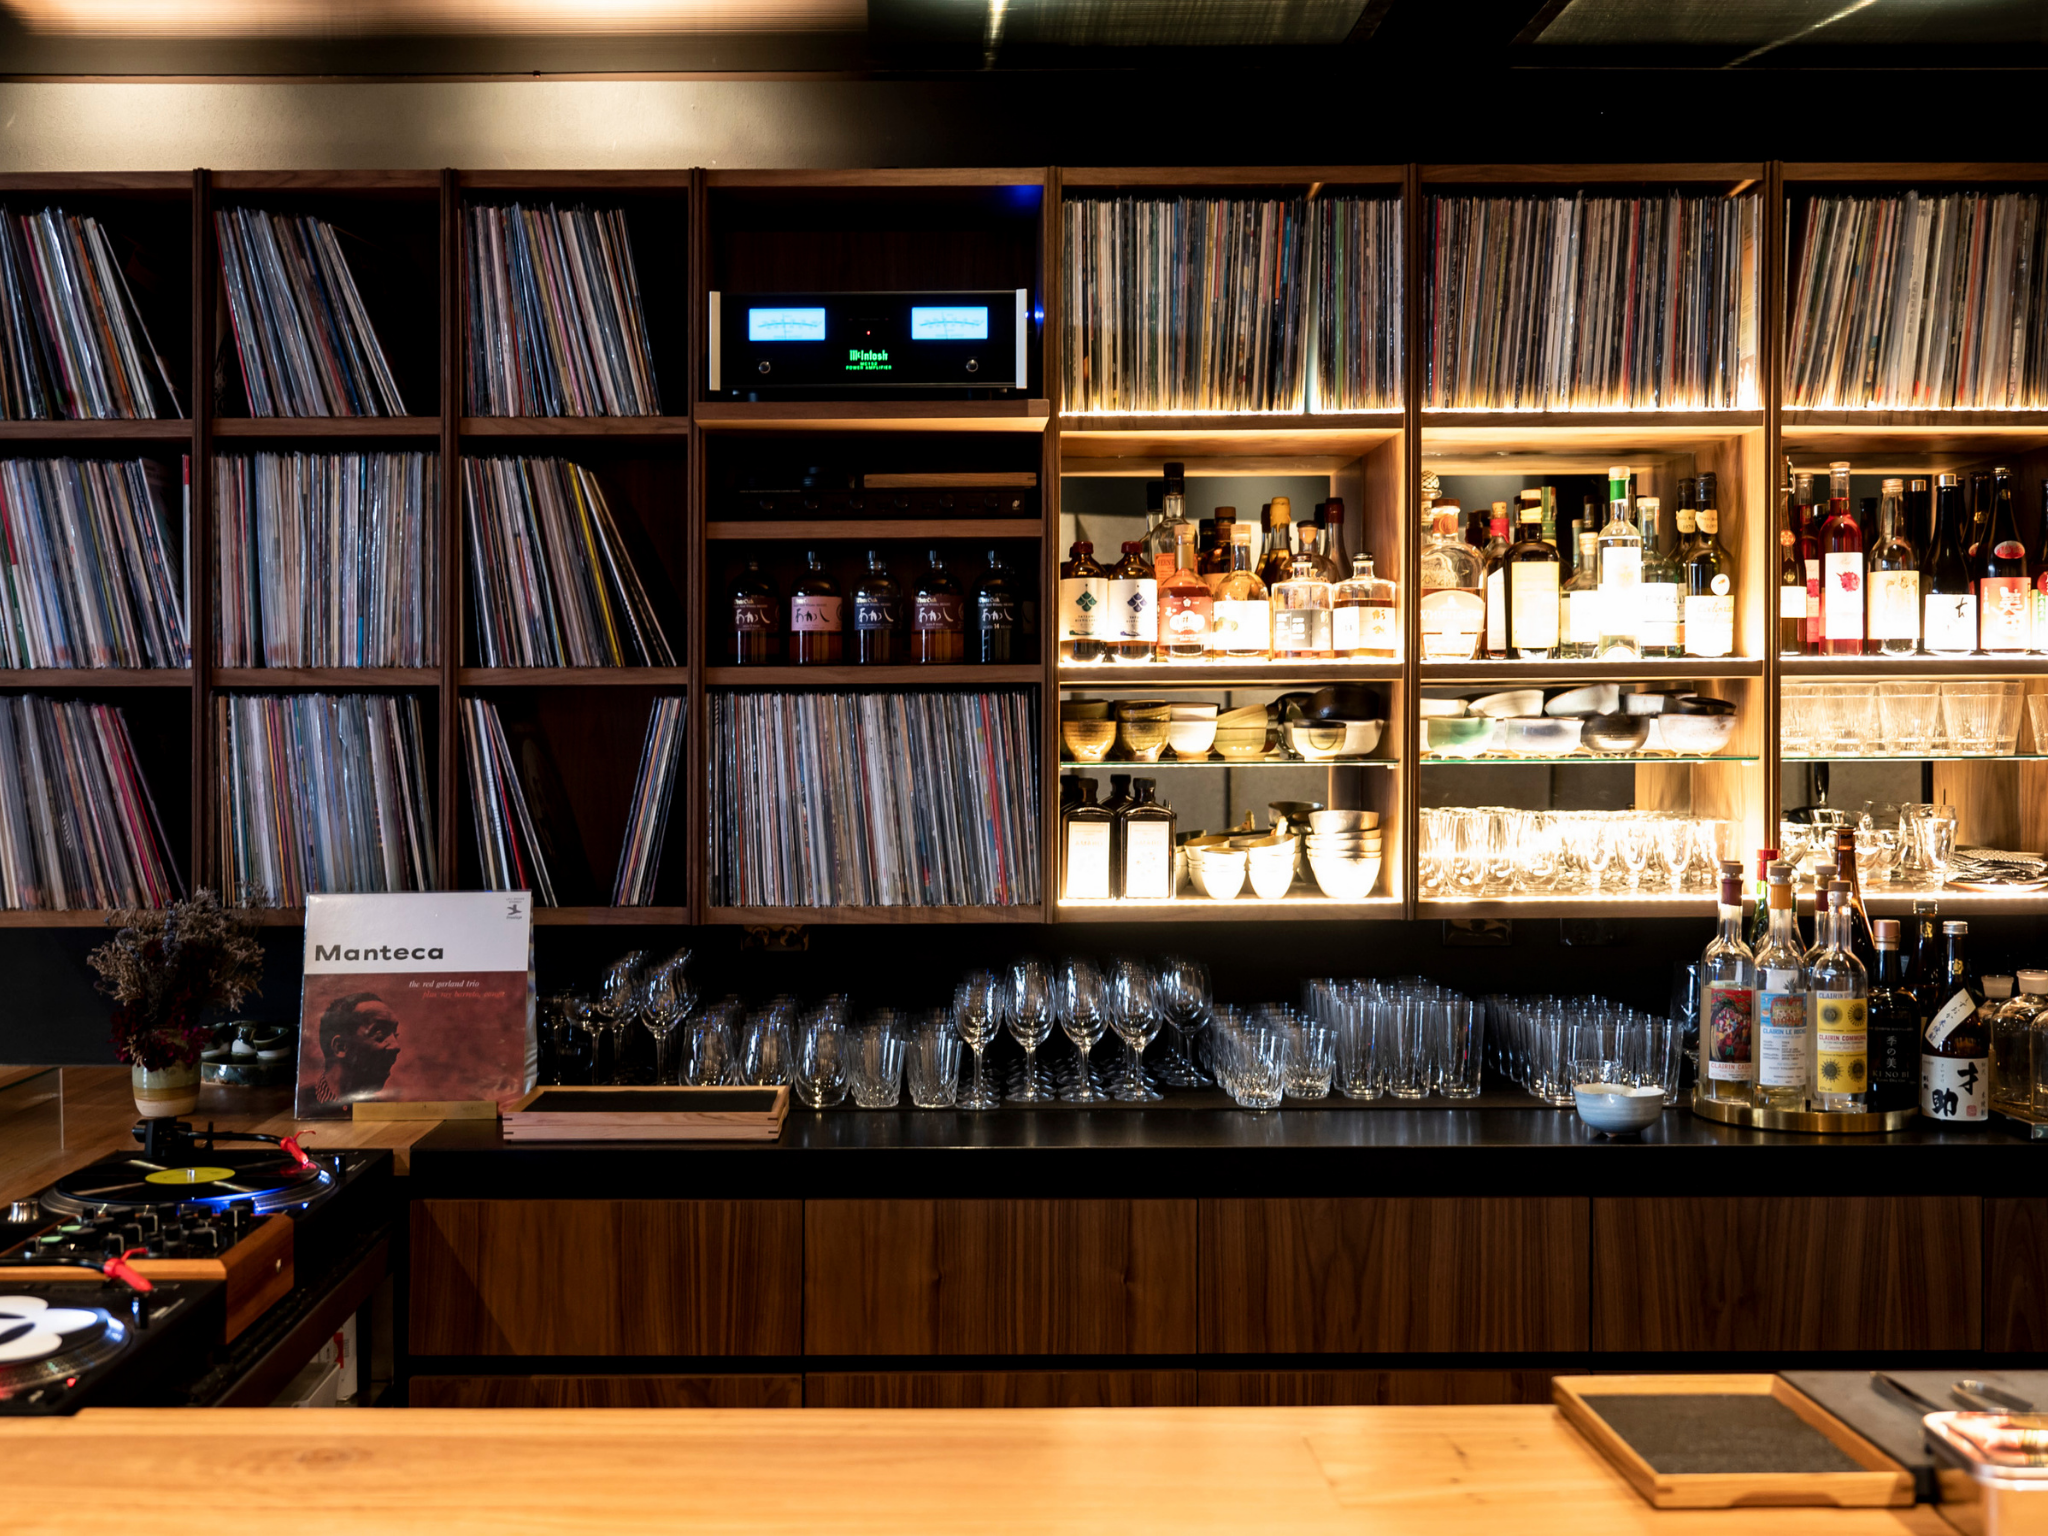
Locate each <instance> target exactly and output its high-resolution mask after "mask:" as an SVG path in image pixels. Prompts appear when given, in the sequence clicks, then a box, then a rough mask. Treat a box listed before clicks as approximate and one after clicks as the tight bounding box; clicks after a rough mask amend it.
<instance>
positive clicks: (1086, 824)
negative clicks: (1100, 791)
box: [1060, 779, 1116, 901]
mask: <svg viewBox="0 0 2048 1536" xmlns="http://www.w3.org/2000/svg"><path fill="white" fill-rule="evenodd" d="M1075 787H1076V788H1077V789H1078V790H1079V791H1080V794H1081V798H1080V800H1079V801H1078V802H1076V803H1075V804H1073V805H1070V806H1068V807H1067V808H1066V810H1064V811H1062V812H1061V813H1060V853H1061V857H1060V896H1061V898H1062V899H1063V900H1073V901H1107V900H1108V899H1109V838H1110V832H1111V830H1112V829H1113V828H1114V826H1115V823H1116V818H1115V817H1114V816H1112V815H1111V814H1110V813H1109V812H1108V811H1107V810H1105V809H1103V808H1102V807H1101V806H1099V805H1097V804H1096V803H1095V781H1094V780H1093V779H1077V780H1076V781H1075Z"/></svg>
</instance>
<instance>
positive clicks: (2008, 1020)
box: [1991, 971, 2048, 1115]
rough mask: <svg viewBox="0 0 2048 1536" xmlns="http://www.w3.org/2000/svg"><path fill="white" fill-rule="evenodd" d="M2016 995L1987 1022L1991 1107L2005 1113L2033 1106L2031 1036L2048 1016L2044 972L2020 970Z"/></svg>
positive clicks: (2047, 977) (2027, 1112)
mask: <svg viewBox="0 0 2048 1536" xmlns="http://www.w3.org/2000/svg"><path fill="white" fill-rule="evenodd" d="M2018 981H2019V986H2020V990H2019V996H2017V997H2015V998H2013V999H2012V1000H2011V1001H2010V1002H2008V1003H2006V1004H2005V1005H2004V1006H2003V1007H2001V1008H2000V1009H1999V1010H1998V1013H1997V1015H1996V1016H1995V1017H1994V1018H1993V1019H1992V1021H1991V1107H1992V1108H1993V1109H2002V1110H2004V1111H2005V1112H2006V1113H2007V1114H2015V1115H2030V1114H2032V1113H2033V1109H2034V1038H2035V1036H2036V1035H2037V1034H2038V1033H2039V1032H2040V1031H2041V1021H2042V1018H2043V1017H2044V1016H2048V971H2021V972H2020V973H2019V977H2018Z"/></svg>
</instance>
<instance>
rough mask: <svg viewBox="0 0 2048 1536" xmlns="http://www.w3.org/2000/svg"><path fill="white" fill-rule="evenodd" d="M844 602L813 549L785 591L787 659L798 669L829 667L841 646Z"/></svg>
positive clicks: (837, 584) (843, 638)
mask: <svg viewBox="0 0 2048 1536" xmlns="http://www.w3.org/2000/svg"><path fill="white" fill-rule="evenodd" d="M844 609H845V599H844V598H843V597H842V596H841V595H840V591H839V583H838V582H836V581H834V580H833V579H832V573H831V572H830V571H828V570H826V569H825V562H824V560H823V558H822V557H821V556H820V555H819V554H818V552H817V551H816V550H815V549H814V550H811V551H809V552H808V553H806V554H805V555H804V569H803V574H802V575H800V576H798V577H797V579H796V585H795V586H793V587H791V588H790V589H789V659H790V660H791V661H792V662H794V663H795V664H796V665H798V666H816V665H822V666H830V665H832V664H833V663H835V662H837V661H838V660H839V658H840V655H841V652H842V647H843V645H844V643H845V627H844Z"/></svg>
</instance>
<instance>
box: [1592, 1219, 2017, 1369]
mask: <svg viewBox="0 0 2048 1536" xmlns="http://www.w3.org/2000/svg"><path fill="white" fill-rule="evenodd" d="M1982 1205H1983V1202H1981V1201H1980V1200H1977V1199H1976V1198H1974V1197H1966V1196H1947V1195H1929V1196H1881V1195H1844V1196H1839V1197H1821V1196H1782V1197H1751V1196H1725V1197H1723V1196H1710V1197H1701V1198H1697V1199H1687V1198H1683V1197H1678V1196H1669V1195H1660V1196H1654V1197H1645V1198H1641V1199H1626V1200H1595V1201H1594V1202H1593V1348H1594V1349H1596V1350H1702V1351H1716V1352H1719V1351H1730V1350H1836V1349H1839V1350H1878V1349H1972V1350H1973V1349H1978V1348H1980V1347H1982V1344H1983V1341H1984V1340H1983V1334H1984V1329H1983V1295H1982V1287H1983V1279H1982V1275H1983V1265H1982V1252H1981V1242H1982V1239H1981V1228H1982V1222H1983V1210H1982Z"/></svg>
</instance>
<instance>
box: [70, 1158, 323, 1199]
mask: <svg viewBox="0 0 2048 1536" xmlns="http://www.w3.org/2000/svg"><path fill="white" fill-rule="evenodd" d="M333 1182H334V1176H333V1174H331V1173H330V1172H329V1171H328V1170H327V1169H326V1168H325V1167H323V1166H321V1164H320V1163H319V1162H318V1161H313V1162H308V1163H301V1162H299V1161H297V1160H296V1159H294V1158H293V1157H291V1156H290V1155H289V1154H288V1153H285V1152H283V1151H281V1150H279V1149H277V1148H274V1147H262V1148H256V1149H251V1150H243V1149H238V1148H227V1147H214V1148H208V1149H197V1150H195V1151H194V1152H193V1154H192V1156H191V1159H190V1160H189V1161H182V1162H178V1163H172V1164H165V1163H159V1162H154V1161H152V1160H151V1159H149V1158H148V1157H143V1156H136V1157H114V1158H108V1159H107V1160H106V1161H105V1162H100V1163H93V1164H91V1165H89V1166H88V1167H84V1168H80V1169H78V1170H77V1171H76V1172H73V1173H67V1174H65V1175H64V1177H62V1178H60V1179H59V1180H57V1182H56V1183H55V1184H53V1185H51V1186H50V1188H49V1189H48V1190H46V1191H44V1193H43V1196H42V1202H43V1208H44V1209H45V1210H49V1211H56V1212H60V1213H64V1214H75V1213H77V1212H80V1211H88V1210H95V1209H99V1208H102V1207H111V1208H115V1209H122V1210H141V1209H144V1208H147V1207H153V1206H175V1205H186V1204H193V1203H197V1204H202V1205H215V1206H224V1205H226V1204H228V1203H229V1202H230V1201H236V1200H242V1201H252V1202H253V1203H254V1205H255V1209H256V1211H257V1213H258V1214H267V1213H269V1212H271V1211H280V1210H287V1209H290V1208H291V1207H293V1206H298V1205H303V1204H305V1203H306V1202H307V1201H309V1200H311V1199H313V1198H315V1197H316V1196H317V1195H319V1194H321V1193H323V1192H324V1191H325V1190H326V1189H327V1188H329V1187H330V1186H332V1184H333Z"/></svg>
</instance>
